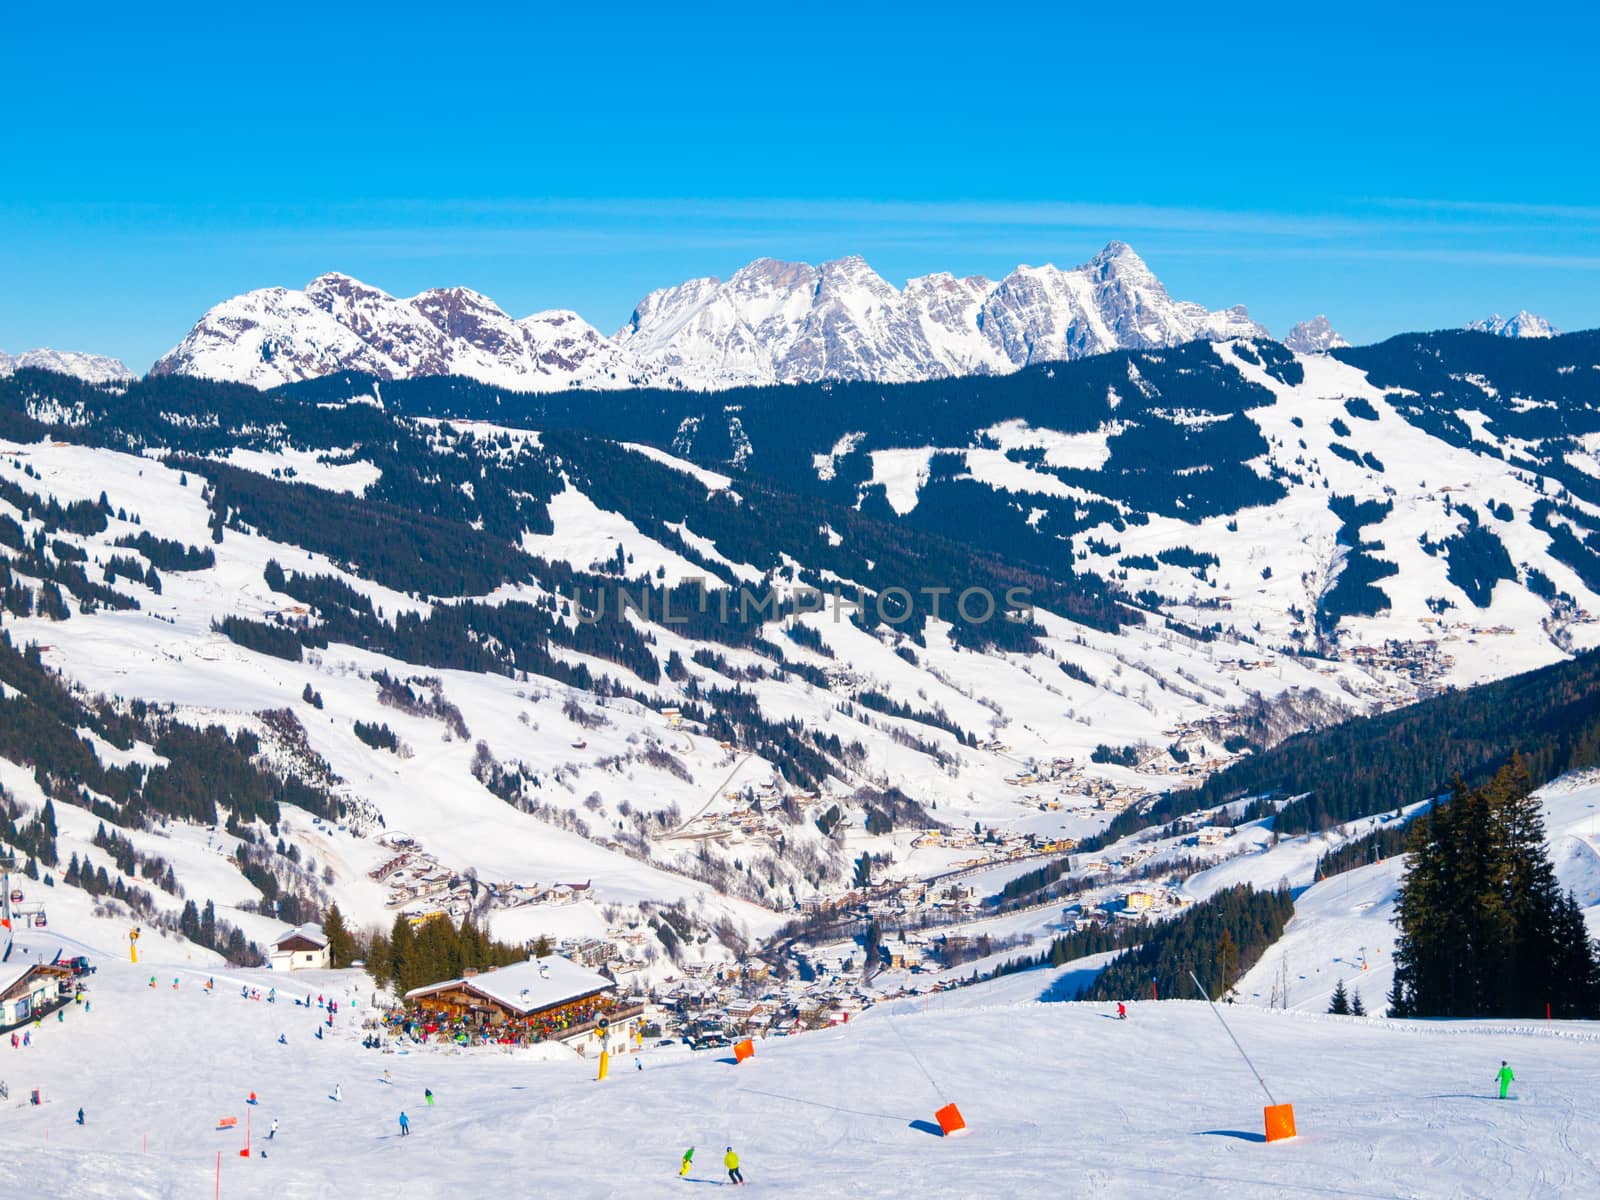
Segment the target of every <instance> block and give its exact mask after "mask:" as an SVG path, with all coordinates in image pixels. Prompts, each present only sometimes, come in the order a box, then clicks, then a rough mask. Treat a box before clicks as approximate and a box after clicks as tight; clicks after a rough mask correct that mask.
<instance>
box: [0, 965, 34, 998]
mask: <svg viewBox="0 0 1600 1200" xmlns="http://www.w3.org/2000/svg"><path fill="white" fill-rule="evenodd" d="M32 969H33V964H32V963H31V962H25V963H0V996H4V995H5V994H6V993H7V992H8V991H10V990H11V988H12V987H13V986H14V985H15V984H16V983H17V982H18V981H19V980H21V978H22V977H23V976H24V975H26V974H27V973H28V972H29V971H31V970H32Z"/></svg>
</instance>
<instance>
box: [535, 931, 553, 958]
mask: <svg viewBox="0 0 1600 1200" xmlns="http://www.w3.org/2000/svg"><path fill="white" fill-rule="evenodd" d="M550 953H551V950H550V939H549V938H548V937H546V936H545V935H544V934H542V933H541V934H540V935H539V937H538V939H537V940H536V941H535V942H534V943H533V956H534V957H535V958H549V957H550Z"/></svg>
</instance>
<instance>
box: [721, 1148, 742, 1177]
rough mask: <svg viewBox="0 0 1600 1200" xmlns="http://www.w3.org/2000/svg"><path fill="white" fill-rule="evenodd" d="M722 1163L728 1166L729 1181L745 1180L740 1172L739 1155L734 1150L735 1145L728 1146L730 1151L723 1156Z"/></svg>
mask: <svg viewBox="0 0 1600 1200" xmlns="http://www.w3.org/2000/svg"><path fill="white" fill-rule="evenodd" d="M722 1165H723V1166H725V1167H727V1168H728V1182H729V1183H740V1184H742V1183H743V1182H744V1176H743V1175H741V1174H740V1173H739V1156H738V1155H737V1154H735V1153H734V1152H733V1147H732V1146H729V1147H728V1152H727V1153H726V1154H724V1155H723V1156H722Z"/></svg>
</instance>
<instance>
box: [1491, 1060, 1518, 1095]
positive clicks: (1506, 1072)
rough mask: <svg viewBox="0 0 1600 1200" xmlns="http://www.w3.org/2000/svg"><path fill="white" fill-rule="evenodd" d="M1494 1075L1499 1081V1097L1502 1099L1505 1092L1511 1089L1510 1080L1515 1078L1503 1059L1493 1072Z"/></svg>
mask: <svg viewBox="0 0 1600 1200" xmlns="http://www.w3.org/2000/svg"><path fill="white" fill-rule="evenodd" d="M1494 1077H1495V1078H1496V1079H1497V1080H1499V1081H1500V1099H1502V1100H1504V1099H1505V1098H1506V1093H1507V1092H1509V1091H1510V1090H1511V1081H1512V1080H1513V1079H1515V1078H1516V1076H1515V1075H1514V1074H1512V1072H1511V1068H1510V1067H1508V1066H1506V1063H1505V1059H1501V1060H1500V1069H1499V1070H1498V1071H1496V1072H1495V1074H1494Z"/></svg>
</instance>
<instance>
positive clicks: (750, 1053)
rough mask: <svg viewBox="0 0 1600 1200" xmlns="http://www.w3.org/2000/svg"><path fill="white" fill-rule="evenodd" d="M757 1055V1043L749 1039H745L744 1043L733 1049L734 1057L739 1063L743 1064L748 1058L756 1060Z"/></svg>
mask: <svg viewBox="0 0 1600 1200" xmlns="http://www.w3.org/2000/svg"><path fill="white" fill-rule="evenodd" d="M755 1054H756V1046H755V1043H754V1042H752V1041H751V1040H750V1039H749V1038H745V1040H744V1041H742V1042H740V1043H739V1044H738V1045H737V1046H735V1047H734V1048H733V1057H734V1059H735V1061H737V1062H743V1061H744V1060H745V1059H747V1058H754V1057H755Z"/></svg>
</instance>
